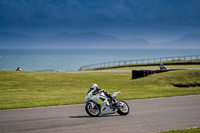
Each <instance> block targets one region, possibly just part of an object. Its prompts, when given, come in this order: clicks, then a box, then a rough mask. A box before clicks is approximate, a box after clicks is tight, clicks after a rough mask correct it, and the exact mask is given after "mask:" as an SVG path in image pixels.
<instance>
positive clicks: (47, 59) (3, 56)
mask: <svg viewBox="0 0 200 133" xmlns="http://www.w3.org/2000/svg"><path fill="white" fill-rule="evenodd" d="M199 53H200V50H194V49H193V50H188V49H176V50H175V49H174V50H172V49H167V50H164V49H162V50H160V49H157V50H156V49H135V50H134V49H123V50H121V49H107V50H105V49H84V50H83V49H3V50H2V49H1V50H0V70H15V69H16V68H17V67H18V66H20V67H22V70H23V71H41V70H55V71H59V72H65V71H77V70H78V69H79V68H80V66H83V65H89V64H94V63H102V62H108V61H120V60H136V59H146V58H160V57H171V56H185V55H198V54H199Z"/></svg>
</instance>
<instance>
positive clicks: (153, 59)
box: [79, 55, 200, 71]
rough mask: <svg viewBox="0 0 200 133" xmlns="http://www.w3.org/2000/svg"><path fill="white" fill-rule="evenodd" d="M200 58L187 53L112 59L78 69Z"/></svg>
mask: <svg viewBox="0 0 200 133" xmlns="http://www.w3.org/2000/svg"><path fill="white" fill-rule="evenodd" d="M197 59H200V55H187V56H173V57H161V58H149V59H140V60H124V61H113V62H103V63H97V64H90V65H86V66H81V67H80V68H79V71H82V70H88V69H101V68H105V67H118V66H125V65H137V64H141V65H142V64H148V63H161V62H165V61H173V60H182V61H185V60H197Z"/></svg>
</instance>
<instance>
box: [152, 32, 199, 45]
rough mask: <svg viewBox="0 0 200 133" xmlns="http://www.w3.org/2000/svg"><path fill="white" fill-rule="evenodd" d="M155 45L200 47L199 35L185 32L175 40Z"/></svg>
mask: <svg viewBox="0 0 200 133" xmlns="http://www.w3.org/2000/svg"><path fill="white" fill-rule="evenodd" d="M155 46H157V47H162V48H169V47H170V48H200V35H198V34H187V35H185V36H183V37H180V38H179V39H177V40H173V41H170V42H164V43H157V44H155Z"/></svg>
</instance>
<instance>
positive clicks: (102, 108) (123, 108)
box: [85, 91, 129, 117]
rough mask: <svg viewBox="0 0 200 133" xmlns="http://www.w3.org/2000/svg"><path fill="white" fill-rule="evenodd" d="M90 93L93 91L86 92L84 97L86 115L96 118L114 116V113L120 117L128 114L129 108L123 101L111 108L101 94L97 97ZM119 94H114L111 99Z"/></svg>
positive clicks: (106, 98)
mask: <svg viewBox="0 0 200 133" xmlns="http://www.w3.org/2000/svg"><path fill="white" fill-rule="evenodd" d="M92 93H93V91H91V92H88V94H87V95H86V96H85V103H86V105H85V110H86V112H87V113H88V115H90V116H92V117H97V116H99V115H105V114H114V113H116V112H117V113H118V114H120V115H127V114H128V113H129V106H128V104H127V103H126V102H125V101H122V100H118V101H116V105H115V106H113V105H112V103H110V102H109V98H108V97H107V96H105V94H104V93H103V92H101V93H100V94H97V95H93V94H92ZM120 93H121V92H120V91H119V92H114V93H113V94H112V97H113V98H116V97H117V96H118V95H119V94H120Z"/></svg>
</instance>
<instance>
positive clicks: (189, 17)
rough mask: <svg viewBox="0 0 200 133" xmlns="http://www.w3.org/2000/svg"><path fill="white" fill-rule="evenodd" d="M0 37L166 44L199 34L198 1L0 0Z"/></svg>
mask: <svg viewBox="0 0 200 133" xmlns="http://www.w3.org/2000/svg"><path fill="white" fill-rule="evenodd" d="M0 32H14V33H23V34H32V35H34V34H36V35H52V36H54V35H56V34H59V33H62V32H67V33H79V32H83V33H84V32H97V33H101V34H107V35H113V36H115V37H118V38H120V39H128V38H143V39H146V40H148V41H149V42H152V43H156V42H162V41H163V42H164V41H168V40H173V39H177V38H178V37H181V36H183V35H186V34H189V33H195V34H200V0H0Z"/></svg>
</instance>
